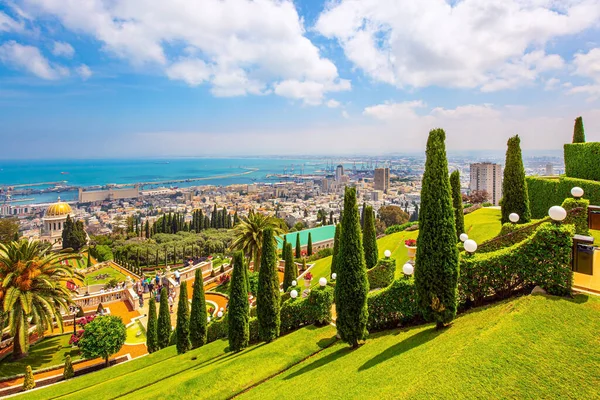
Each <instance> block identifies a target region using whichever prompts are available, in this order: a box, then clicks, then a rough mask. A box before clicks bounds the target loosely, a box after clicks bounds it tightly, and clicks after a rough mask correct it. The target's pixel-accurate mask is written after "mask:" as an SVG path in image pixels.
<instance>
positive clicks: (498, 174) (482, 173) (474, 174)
mask: <svg viewBox="0 0 600 400" xmlns="http://www.w3.org/2000/svg"><path fill="white" fill-rule="evenodd" d="M470 178H471V180H470V185H469V188H470V189H471V190H485V191H486V192H487V193H488V195H489V198H490V202H491V203H492V204H494V205H495V206H498V205H500V199H501V198H502V166H501V165H500V164H493V163H476V164H471V176H470Z"/></svg>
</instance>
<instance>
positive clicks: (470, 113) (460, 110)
mask: <svg viewBox="0 0 600 400" xmlns="http://www.w3.org/2000/svg"><path fill="white" fill-rule="evenodd" d="M431 114H432V115H434V116H438V117H446V118H455V119H456V118H496V117H498V116H500V111H498V110H496V109H494V108H492V105H491V104H483V105H475V104H469V105H466V106H458V107H456V108H453V109H446V108H443V107H436V108H434V109H433V110H431Z"/></svg>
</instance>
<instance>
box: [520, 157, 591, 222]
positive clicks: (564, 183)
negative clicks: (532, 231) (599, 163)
mask: <svg viewBox="0 0 600 400" xmlns="http://www.w3.org/2000/svg"><path fill="white" fill-rule="evenodd" d="M599 170H600V168H599ZM525 179H526V180H527V189H528V192H529V202H530V208H531V217H532V218H544V217H546V216H547V215H548V209H549V208H550V207H552V206H556V205H559V204H562V203H563V201H565V199H567V198H570V197H571V189H573V187H575V186H579V187H581V188H582V189H583V190H584V192H585V194H584V195H583V197H584V198H586V199H588V200H589V201H590V204H592V205H600V182H594V181H589V180H585V179H576V178H567V177H564V176H561V177H560V178H541V177H539V176H528V177H526V178H525Z"/></svg>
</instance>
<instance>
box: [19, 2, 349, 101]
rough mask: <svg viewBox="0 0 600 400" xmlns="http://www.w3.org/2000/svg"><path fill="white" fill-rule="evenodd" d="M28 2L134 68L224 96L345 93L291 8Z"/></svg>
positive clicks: (228, 4) (231, 4)
mask: <svg viewBox="0 0 600 400" xmlns="http://www.w3.org/2000/svg"><path fill="white" fill-rule="evenodd" d="M24 1H25V4H26V9H27V11H28V12H29V13H30V14H32V15H35V16H40V17H47V16H48V15H51V16H53V17H56V18H58V20H59V21H61V22H62V24H63V25H64V26H65V27H66V28H67V29H69V30H72V31H75V32H77V33H83V34H87V35H91V36H93V37H94V38H96V39H97V40H99V41H100V42H102V44H103V49H104V50H105V51H106V52H108V53H110V54H112V55H115V56H117V57H120V58H123V59H125V60H127V61H128V62H130V63H131V64H132V65H134V66H138V67H141V66H144V67H145V68H146V67H147V66H148V65H149V66H154V67H159V68H161V69H163V70H164V72H165V74H166V75H167V76H168V77H169V78H170V79H176V80H182V81H184V82H186V83H187V84H189V85H191V86H196V85H201V84H205V83H208V84H209V85H211V90H212V92H213V93H214V94H215V95H217V96H238V95H245V94H264V93H270V92H275V93H277V94H280V95H282V96H286V97H291V98H299V99H302V100H303V101H304V102H305V103H306V104H318V103H320V102H321V101H322V98H323V97H324V95H325V94H326V93H328V92H334V91H337V90H341V88H342V87H345V86H340V85H344V84H342V83H340V82H342V80H340V79H339V76H338V71H337V68H336V66H335V65H334V64H333V63H332V62H331V61H330V60H329V59H327V58H324V57H322V56H321V54H320V51H319V49H318V48H317V47H316V46H315V45H314V44H313V43H312V42H311V41H310V40H309V39H308V38H306V36H305V29H304V26H303V20H302V19H301V18H300V16H299V15H298V12H297V10H296V8H295V6H294V3H293V2H292V1H291V0H278V1H271V0H252V1H250V0H225V1H214V0H198V1H193V2H192V1H189V0H172V1H168V2H165V1H163V0H120V1H103V0H88V1H85V2H83V1H80V0H24ZM177 48H182V49H184V50H183V51H178V50H176V49H177ZM181 56H185V57H188V58H185V59H181V58H180V57H181ZM348 88H349V85H348Z"/></svg>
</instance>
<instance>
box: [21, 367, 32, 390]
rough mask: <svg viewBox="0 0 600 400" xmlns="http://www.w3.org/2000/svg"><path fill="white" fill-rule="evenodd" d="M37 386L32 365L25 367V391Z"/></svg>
mask: <svg viewBox="0 0 600 400" xmlns="http://www.w3.org/2000/svg"><path fill="white" fill-rule="evenodd" d="M34 387H35V379H34V378H33V371H32V370H31V365H28V366H27V367H26V368H25V380H24V381H23V391H27V390H31V389H33V388H34Z"/></svg>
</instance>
